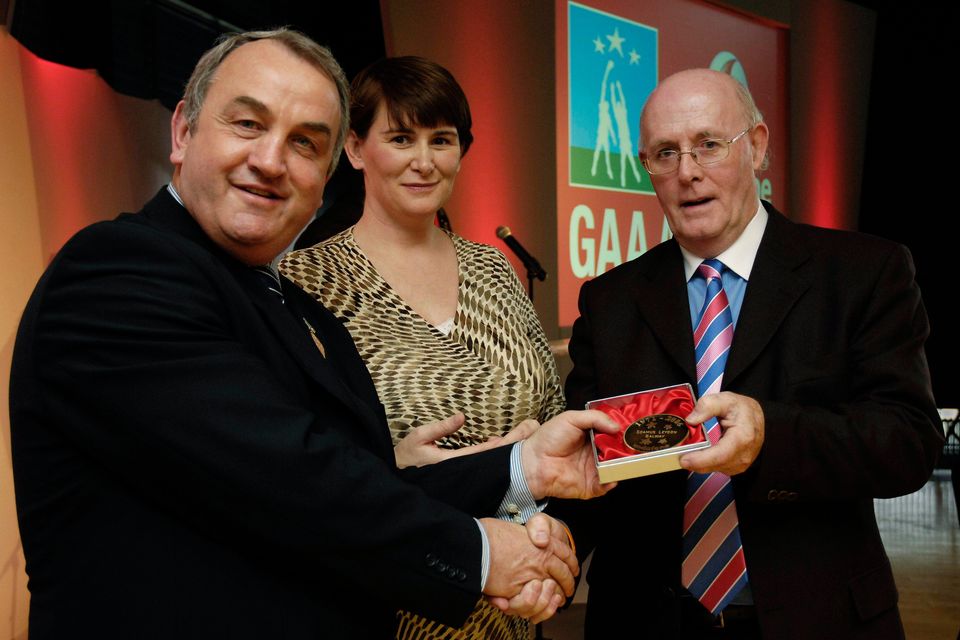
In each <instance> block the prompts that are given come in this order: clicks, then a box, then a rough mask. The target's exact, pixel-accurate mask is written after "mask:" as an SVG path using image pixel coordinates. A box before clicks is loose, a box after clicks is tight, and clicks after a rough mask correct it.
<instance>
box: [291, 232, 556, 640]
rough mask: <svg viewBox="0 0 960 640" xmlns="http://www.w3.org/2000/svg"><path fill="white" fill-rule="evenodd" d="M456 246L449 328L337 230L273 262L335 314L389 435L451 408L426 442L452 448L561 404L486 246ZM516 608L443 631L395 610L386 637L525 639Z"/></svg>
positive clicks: (513, 294) (539, 347) (486, 612)
mask: <svg viewBox="0 0 960 640" xmlns="http://www.w3.org/2000/svg"><path fill="white" fill-rule="evenodd" d="M450 237H451V240H452V241H453V244H454V247H455V249H456V254H457V262H458V271H459V287H458V300H457V311H456V315H455V316H454V318H453V324H452V328H449V327H448V328H449V332H445V331H444V330H443V329H440V328H437V327H435V326H433V325H431V324H429V323H428V322H426V321H425V320H424V319H423V318H422V317H421V316H420V315H418V314H417V313H416V312H415V311H414V310H413V309H411V308H410V307H409V306H407V304H406V303H405V302H404V301H403V299H402V298H401V297H400V296H399V295H398V294H397V293H396V292H395V291H394V290H393V289H392V288H391V287H390V285H389V284H387V282H386V281H384V280H383V278H381V277H380V274H379V273H378V272H377V270H376V269H375V268H374V266H373V264H372V263H371V262H370V261H369V260H368V259H367V258H366V256H365V255H364V253H363V252H362V251H361V249H360V247H359V246H358V245H357V244H356V242H355V241H354V238H353V228H350V229H347V230H346V231H343V232H342V233H339V234H337V235H335V236H333V237H332V238H330V239H328V240H326V241H324V242H321V243H320V244H318V245H316V246H314V247H311V248H309V249H304V250H301V251H295V252H293V253H291V254H290V255H288V256H287V257H286V258H285V259H284V260H283V262H282V263H281V264H280V270H281V272H282V273H283V274H284V275H285V276H286V277H288V278H290V279H291V280H292V281H293V282H295V283H297V285H299V286H300V287H301V288H302V289H304V290H305V291H306V292H307V293H309V294H310V295H312V296H313V297H314V298H316V299H317V300H318V301H319V302H320V303H321V304H323V305H324V306H325V307H327V308H328V309H330V311H332V312H333V313H334V314H335V315H336V316H337V317H339V318H340V319H341V320H343V321H344V325H345V326H346V328H347V329H348V330H349V331H350V335H351V336H352V337H353V340H354V342H355V343H356V345H357V350H358V351H359V352H360V356H361V357H362V358H363V361H364V362H365V363H366V365H367V369H369V371H370V375H371V377H372V378H373V382H374V384H375V385H376V388H377V394H378V395H379V396H380V401H381V402H382V403H383V405H384V407H385V409H386V413H387V420H388V422H389V425H390V431H391V435H392V436H393V441H394V443H396V442H398V441H399V440H400V439H401V438H403V436H404V435H406V434H407V432H408V431H409V430H410V429H411V428H413V427H417V426H420V425H422V424H426V423H429V422H434V421H437V420H442V419H444V418H446V417H448V416H450V415H452V414H453V413H455V412H457V411H462V412H463V413H464V415H465V416H466V422H465V424H464V426H463V427H462V428H461V429H460V430H459V431H458V432H457V433H456V434H454V435H452V436H450V437H449V438H446V439H445V441H441V442H439V443H438V444H440V445H441V446H446V447H450V448H459V447H462V446H467V445H471V444H476V443H479V442H483V441H485V440H486V439H487V438H489V437H490V436H493V435H502V434H504V433H506V432H507V431H509V430H510V429H511V428H513V427H514V426H516V425H517V424H519V423H520V422H521V421H523V420H525V419H527V418H535V419H537V420H539V421H540V422H544V421H545V420H549V419H550V418H552V417H553V416H554V415H556V414H557V413H559V412H561V411H562V410H563V409H564V400H563V392H562V390H561V388H560V380H559V377H558V376H557V368H556V363H555V362H554V360H553V356H552V355H551V353H550V350H549V347H548V345H547V340H546V336H545V335H544V333H543V328H542V326H541V325H540V321H539V319H538V318H537V315H536V312H535V311H534V309H533V305H532V304H531V303H530V301H529V299H527V296H526V294H525V292H524V290H523V287H522V285H521V284H520V281H519V280H518V279H517V276H516V274H515V272H514V271H513V269H512V267H511V266H510V264H509V263H508V262H507V260H506V258H505V257H504V256H503V254H502V253H500V251H498V250H497V249H495V248H494V247H490V246H487V245H482V244H478V243H475V242H470V241H468V240H465V239H463V238H461V237H459V236H456V235H453V234H450ZM529 634H530V629H529V625H528V624H527V622H526V621H525V620H523V619H521V618H516V617H510V616H506V615H504V614H503V613H501V612H500V610H499V609H496V608H495V607H493V606H491V605H489V604H487V603H486V602H485V601H480V602H479V603H478V605H477V608H476V609H475V610H474V612H473V613H472V614H471V615H470V617H469V619H468V620H467V622H466V623H465V624H464V626H462V627H460V628H459V629H454V628H451V627H448V626H446V625H442V624H440V623H437V622H432V621H430V620H426V619H424V618H422V617H420V616H418V615H416V614H412V613H408V612H401V613H400V626H399V631H398V635H397V637H398V638H402V639H403V640H412V639H414V638H416V639H418V640H424V639H429V640H434V639H440V638H443V639H444V640H447V639H467V638H470V639H476V638H491V639H503V640H518V639H526V638H528V637H529Z"/></svg>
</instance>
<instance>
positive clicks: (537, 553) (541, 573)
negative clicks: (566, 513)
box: [395, 411, 620, 623]
mask: <svg viewBox="0 0 960 640" xmlns="http://www.w3.org/2000/svg"><path fill="white" fill-rule="evenodd" d="M462 425H463V415H462V414H457V415H454V416H452V417H450V418H447V419H446V420H443V421H440V422H436V423H431V424H428V425H424V426H422V427H418V428H417V429H415V430H414V431H413V432H411V433H410V434H409V435H408V436H407V437H406V438H404V440H403V441H401V442H400V443H398V445H397V447H396V450H395V453H396V456H397V463H398V465H399V466H410V465H422V464H428V463H432V462H439V461H441V460H443V459H445V458H448V457H453V456H458V455H465V454H469V453H474V452H476V451H478V450H482V449H486V448H490V447H493V446H501V445H504V444H510V443H513V442H516V441H519V440H523V449H522V450H521V461H522V466H523V475H524V479H525V481H526V483H527V488H528V489H529V490H530V493H531V494H532V495H533V497H534V498H535V499H537V500H540V499H543V498H546V497H555V498H571V499H589V498H594V497H597V496H601V495H603V494H604V493H606V492H607V491H609V490H610V489H612V488H613V487H614V486H615V483H609V484H601V483H600V479H599V478H598V477H597V469H596V465H595V463H594V458H593V450H592V448H591V447H590V444H589V442H588V439H587V435H586V431H587V430H588V429H595V430H597V431H598V432H601V433H617V432H618V431H619V430H620V427H619V425H618V424H617V423H616V422H614V421H613V420H612V419H611V418H609V417H608V416H606V415H605V414H603V413H601V412H599V411H567V412H565V413H561V414H560V415H558V416H556V417H555V418H553V419H552V420H549V421H547V422H545V423H544V424H543V425H542V426H538V425H537V423H536V421H533V420H527V421H524V422H523V423H521V424H520V425H518V426H517V427H516V428H515V429H514V430H513V431H511V432H510V433H509V434H507V435H506V436H504V437H503V438H499V439H495V440H492V441H490V442H487V443H484V444H481V445H476V446H474V447H467V448H464V449H458V450H456V451H445V450H441V449H438V448H437V447H436V446H435V445H434V444H433V443H434V441H436V440H438V439H439V438H441V437H443V436H445V435H448V434H449V433H452V432H453V431H456V429H459V428H460V426H462ZM480 524H481V526H482V527H483V528H484V531H485V532H486V535H487V540H488V542H489V543H490V572H489V575H488V577H487V583H486V585H485V586H484V589H483V592H484V594H485V596H486V597H487V600H488V601H489V602H491V603H492V604H493V605H494V606H496V607H498V608H499V609H501V610H503V611H504V612H506V613H509V614H511V615H517V616H521V617H524V618H528V619H530V620H531V621H533V622H535V623H536V622H540V621H542V620H546V619H547V618H549V617H550V616H552V615H553V614H554V613H555V612H556V610H557V609H558V608H559V607H560V606H561V605H562V604H563V603H564V602H565V601H566V598H567V597H569V596H572V595H573V591H574V586H575V581H574V578H575V577H576V576H577V575H578V574H579V573H580V567H579V563H578V562H577V554H576V550H575V549H574V548H573V545H572V540H571V538H570V536H569V535H568V534H567V530H566V527H564V526H563V525H562V524H561V523H560V522H558V521H557V520H554V519H553V518H550V517H549V516H547V515H544V514H537V515H535V516H533V517H532V518H531V519H530V520H529V521H528V522H527V523H526V526H522V525H519V524H514V523H511V522H505V521H503V520H498V519H496V518H483V519H482V520H480Z"/></svg>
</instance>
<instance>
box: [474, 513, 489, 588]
mask: <svg viewBox="0 0 960 640" xmlns="http://www.w3.org/2000/svg"><path fill="white" fill-rule="evenodd" d="M474 521H475V522H476V523H477V526H478V527H479V528H480V547H481V552H480V591H481V592H482V591H483V590H484V589H486V588H487V578H488V577H489V576H490V541H489V540H488V539H487V532H486V531H485V530H484V529H483V525H482V524H480V521H479V520H477V519H476V518H474Z"/></svg>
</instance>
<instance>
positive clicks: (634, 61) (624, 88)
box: [567, 2, 657, 194]
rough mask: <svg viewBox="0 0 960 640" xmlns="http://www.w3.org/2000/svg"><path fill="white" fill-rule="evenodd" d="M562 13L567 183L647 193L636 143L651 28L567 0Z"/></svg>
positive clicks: (653, 57) (652, 72) (649, 68)
mask: <svg viewBox="0 0 960 640" xmlns="http://www.w3.org/2000/svg"><path fill="white" fill-rule="evenodd" d="M567 14H568V15H567V18H568V20H567V24H568V33H567V36H568V42H567V52H568V56H569V61H568V67H567V68H568V73H569V76H570V77H569V83H568V87H569V102H570V104H569V110H568V113H569V114H570V115H569V119H570V186H577V187H588V188H594V189H608V190H615V191H628V192H633V193H648V194H652V193H653V188H652V186H651V184H650V177H649V176H648V175H647V173H646V171H645V170H644V168H643V166H642V165H641V164H640V160H639V158H638V157H637V155H638V151H639V149H638V145H637V142H638V140H639V127H640V110H641V108H642V107H643V104H644V102H646V100H647V96H649V95H650V92H651V91H653V89H654V87H655V86H656V84H657V30H656V29H654V28H653V27H648V26H646V25H644V24H640V23H639V22H633V21H631V20H627V19H625V18H620V17H618V16H615V15H613V14H610V13H605V12H602V11H598V10H596V9H592V8H590V7H586V6H583V5H579V4H575V3H573V2H571V3H569V4H568V5H567Z"/></svg>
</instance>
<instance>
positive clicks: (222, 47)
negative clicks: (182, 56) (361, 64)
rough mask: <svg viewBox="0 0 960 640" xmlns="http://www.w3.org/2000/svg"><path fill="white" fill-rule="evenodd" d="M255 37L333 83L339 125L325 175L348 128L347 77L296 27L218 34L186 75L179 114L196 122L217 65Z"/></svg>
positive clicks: (325, 50) (329, 55)
mask: <svg viewBox="0 0 960 640" xmlns="http://www.w3.org/2000/svg"><path fill="white" fill-rule="evenodd" d="M257 40H275V41H276V42H278V43H280V44H282V45H283V46H284V47H286V48H287V49H288V50H289V51H290V52H291V53H293V54H294V55H296V56H298V57H300V58H302V59H303V60H305V61H307V62H308V63H310V64H311V65H313V66H314V67H316V69H317V70H318V71H320V72H321V73H323V75H325V76H326V77H328V78H330V80H332V81H333V83H334V84H335V85H336V86H337V94H338V96H339V99H340V128H339V130H338V131H337V138H336V140H335V142H334V146H333V156H332V160H331V162H330V167H329V169H328V170H327V176H328V177H329V176H330V175H331V174H333V171H334V169H336V168H337V162H338V161H339V160H340V151H341V150H342V149H343V144H344V142H345V141H346V139H347V132H348V131H349V130H350V115H349V114H350V85H349V83H347V77H346V75H345V74H344V73H343V69H342V68H340V64H339V63H338V62H337V61H336V60H335V59H334V57H333V54H332V53H331V52H330V50H329V49H328V48H326V47H324V46H322V45H319V44H317V43H316V42H314V41H313V40H311V39H310V38H309V37H308V36H306V35H304V34H303V33H300V32H299V31H295V30H293V29H288V28H286V27H282V28H279V29H272V30H270V31H246V32H244V33H227V34H224V35H223V36H221V37H220V40H219V41H218V43H217V45H216V46H214V47H213V48H212V49H210V50H209V51H207V52H206V53H204V54H203V56H202V57H201V58H200V60H199V61H198V62H197V66H196V67H194V69H193V73H192V74H190V79H189V80H188V81H187V86H186V88H185V89H184V91H183V101H184V107H183V115H184V117H185V118H186V120H187V126H188V127H189V128H190V130H191V131H193V129H194V127H196V126H197V120H198V119H199V117H200V109H201V108H202V107H203V102H204V100H206V97H207V91H208V90H209V89H210V84H211V83H212V82H213V81H214V77H215V76H216V74H217V69H218V68H220V65H221V64H222V63H223V61H224V60H225V59H226V58H227V56H228V55H230V53H231V52H232V51H234V50H236V49H237V48H239V47H241V46H243V45H245V44H247V43H248V42H255V41H257Z"/></svg>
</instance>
